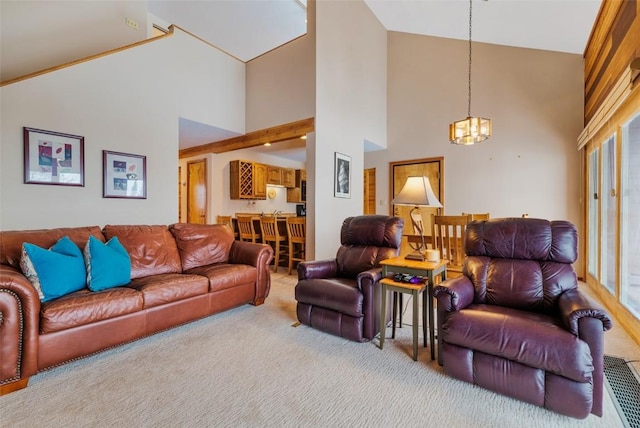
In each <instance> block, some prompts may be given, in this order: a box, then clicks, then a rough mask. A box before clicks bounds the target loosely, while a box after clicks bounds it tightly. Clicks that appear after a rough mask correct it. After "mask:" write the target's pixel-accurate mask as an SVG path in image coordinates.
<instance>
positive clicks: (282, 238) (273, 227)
mask: <svg viewBox="0 0 640 428" xmlns="http://www.w3.org/2000/svg"><path fill="white" fill-rule="evenodd" d="M260 229H262V242H263V243H264V244H269V245H271V246H272V247H273V271H274V272H278V266H279V265H280V262H281V261H285V262H286V261H287V259H288V258H289V241H288V239H287V234H286V231H283V233H280V229H279V227H278V219H277V218H276V217H271V216H270V217H260Z"/></svg>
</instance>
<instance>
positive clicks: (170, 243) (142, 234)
mask: <svg viewBox="0 0 640 428" xmlns="http://www.w3.org/2000/svg"><path fill="white" fill-rule="evenodd" d="M102 233H103V234H104V236H105V238H107V239H111V238H113V237H117V238H118V240H119V241H120V243H121V244H122V246H123V247H124V248H125V249H126V250H127V253H129V257H130V258H131V279H134V278H141V277H144V276H149V275H159V274H161V273H180V272H182V267H181V264H180V254H179V253H178V247H177V246H176V241H175V239H173V235H172V234H171V232H169V229H168V228H167V226H146V225H109V224H108V225H106V226H105V227H104V229H102Z"/></svg>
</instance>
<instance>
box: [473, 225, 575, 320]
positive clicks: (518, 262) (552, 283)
mask: <svg viewBox="0 0 640 428" xmlns="http://www.w3.org/2000/svg"><path fill="white" fill-rule="evenodd" d="M465 252H466V254H467V257H466V259H465V263H464V267H463V273H464V275H466V276H467V277H469V278H470V279H471V281H472V282H473V284H474V287H475V299H474V302H475V303H486V304H492V305H499V306H507V307H512V308H520V309H527V310H533V311H538V312H550V311H551V310H552V309H553V307H554V306H555V301H556V298H557V297H558V296H559V295H560V294H561V293H562V292H564V291H565V290H568V289H573V288H576V287H577V278H576V274H575V272H574V270H573V266H572V263H573V262H575V261H576V259H577V255H578V234H577V231H576V228H575V226H574V225H573V224H571V223H570V222H568V221H548V220H543V219H534V218H505V219H493V220H487V221H476V222H472V223H469V224H468V225H467V230H466V237H465Z"/></svg>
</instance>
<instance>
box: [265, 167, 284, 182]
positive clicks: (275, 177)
mask: <svg viewBox="0 0 640 428" xmlns="http://www.w3.org/2000/svg"><path fill="white" fill-rule="evenodd" d="M267 184H273V185H274V186H281V185H282V168H280V167H279V166H273V165H267Z"/></svg>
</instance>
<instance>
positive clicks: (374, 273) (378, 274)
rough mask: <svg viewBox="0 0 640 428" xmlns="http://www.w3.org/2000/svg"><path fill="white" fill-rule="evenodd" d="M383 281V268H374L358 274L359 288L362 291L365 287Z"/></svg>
mask: <svg viewBox="0 0 640 428" xmlns="http://www.w3.org/2000/svg"><path fill="white" fill-rule="evenodd" d="M381 279H382V268H373V269H369V270H365V271H364V272H360V273H359V274H358V278H357V280H358V288H359V289H360V290H362V289H363V287H362V286H363V284H364V285H372V284H375V283H376V282H378V281H380V280H381Z"/></svg>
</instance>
